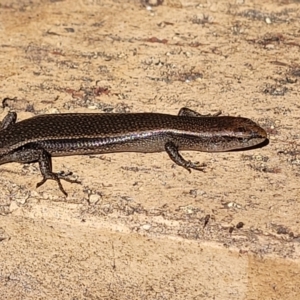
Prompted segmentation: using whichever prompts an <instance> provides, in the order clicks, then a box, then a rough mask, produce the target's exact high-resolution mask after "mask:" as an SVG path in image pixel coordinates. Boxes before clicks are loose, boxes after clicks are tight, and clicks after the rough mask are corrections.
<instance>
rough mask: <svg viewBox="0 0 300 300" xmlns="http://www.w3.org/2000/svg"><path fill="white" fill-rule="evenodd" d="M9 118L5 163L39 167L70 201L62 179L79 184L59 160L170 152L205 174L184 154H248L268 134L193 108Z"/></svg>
mask: <svg viewBox="0 0 300 300" xmlns="http://www.w3.org/2000/svg"><path fill="white" fill-rule="evenodd" d="M16 119H17V114H16V113H14V112H10V113H8V115H7V116H6V117H5V118H4V119H3V121H2V125H1V128H0V164H5V163H9V162H19V163H32V162H38V163H39V167H40V171H41V174H42V176H43V180H42V181H41V182H39V183H38V184H37V187H39V186H41V185H42V184H44V183H45V182H46V181H47V180H48V179H51V180H55V181H56V182H57V183H58V186H59V188H60V190H61V191H62V192H63V193H64V195H66V196H67V193H66V191H65V190H64V188H63V186H62V184H61V182H60V180H61V179H63V180H66V181H68V182H71V183H74V182H76V183H79V182H78V181H76V180H71V179H69V178H67V177H66V176H64V175H62V174H59V173H54V172H52V160H51V158H52V157H54V156H67V155H83V154H102V153H112V152H145V153H146V152H161V151H166V152H167V153H168V155H169V157H170V158H171V160H173V161H174V162H175V163H176V164H177V165H179V166H182V167H184V168H185V169H187V170H189V171H190V170H191V169H195V170H202V169H203V167H201V165H199V164H197V163H192V162H191V161H187V160H185V159H184V158H183V157H182V156H181V155H180V153H179V151H180V150H195V151H206V152H219V151H229V150H235V149H246V148H249V147H252V146H255V145H258V144H261V143H263V142H264V141H265V140H266V139H267V134H266V132H265V130H264V129H262V128H261V127H260V126H258V125H257V124H256V123H254V122H253V121H251V120H250V119H246V118H242V117H229V116H219V115H213V116H211V115H205V116H203V115H201V114H199V113H197V112H195V111H193V110H190V109H188V108H182V109H181V110H180V111H179V114H178V115H177V116H176V115H168V114H160V113H129V114H100V113H94V114H89V113H86V114H80V113H73V114H49V115H39V116H36V117H33V118H29V119H26V120H23V121H20V122H16Z"/></svg>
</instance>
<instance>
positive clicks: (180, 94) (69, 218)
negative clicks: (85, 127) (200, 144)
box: [0, 0, 300, 299]
mask: <svg viewBox="0 0 300 300" xmlns="http://www.w3.org/2000/svg"><path fill="white" fill-rule="evenodd" d="M74 2H75V3H74ZM148 2H151V3H155V2H156V1H148ZM157 2H160V1H157ZM261 2H262V1H259V0H255V1H247V0H232V1H225V0H221V1H204V0H203V1H202V0H199V1H196V0H195V1H193V0H191V1H188V0H187V1H185V0H181V1H179V0H178V1H175V0H172V1H171V0H169V1H164V3H162V5H158V6H152V7H151V9H150V6H149V7H147V5H146V4H145V5H143V4H142V3H141V2H140V1H134V0H132V1H128V0H127V1H126V0H123V1H122V0H115V1H114V0H81V1H67V0H66V1H59V0H56V1H46V0H41V1H37V0H32V1H26V0H22V1H8V0H1V4H0V18H1V20H0V21H1V22H0V37H1V47H0V61H1V74H0V78H1V80H0V86H1V94H2V99H4V98H6V97H8V98H9V99H8V100H7V101H6V104H7V106H8V107H6V108H5V109H4V110H3V113H2V118H3V117H4V116H5V114H6V113H7V111H8V110H9V109H10V110H14V111H17V113H18V119H19V120H21V119H26V118H29V117H31V116H34V115H37V114H43V113H58V112H60V113H63V112H146V111H147V112H164V113H170V114H176V113H177V112H178V110H179V109H180V108H181V107H184V106H187V107H189V108H191V109H194V110H197V111H199V112H201V113H214V112H217V111H218V110H221V111H222V113H223V114H224V115H233V116H245V117H248V118H251V119H253V120H254V121H256V122H258V123H259V124H260V125H261V126H262V127H263V128H265V130H266V131H267V132H268V134H269V139H270V143H269V145H267V146H266V147H263V148H257V149H254V150H250V151H242V152H230V153H200V152H185V153H184V157H185V158H187V159H191V160H193V161H200V162H205V163H206V164H207V165H208V167H207V170H206V172H205V173H202V172H197V171H193V172H192V173H191V174H189V173H188V172H187V171H186V170H184V169H183V168H180V167H178V166H175V165H174V163H173V162H172V161H171V160H170V159H169V158H168V156H167V154H166V153H155V154H137V153H121V154H109V155H99V156H92V157H88V156H74V157H62V158H55V159H53V166H54V169H55V170H56V171H65V172H69V171H72V172H73V174H74V175H73V176H74V178H77V179H78V180H81V181H82V184H81V185H76V184H73V185H72V184H70V183H65V182H63V185H64V187H65V189H66V190H67V192H68V193H69V196H68V197H67V198H65V197H64V196H63V194H62V193H61V192H60V190H59V189H58V187H57V185H56V183H55V182H47V183H46V184H44V185H43V186H42V187H40V188H38V189H36V187H35V185H36V183H37V182H38V181H40V180H41V175H40V172H39V168H38V165H37V164H30V165H20V164H15V163H11V164H7V165H2V166H1V168H0V172H1V178H0V189H1V190H0V213H1V214H0V294H1V299H296V298H297V296H299V293H300V276H299V273H300V265H299V259H300V246H299V242H300V229H299V213H300V202H299V194H300V191H299V175H300V155H299V151H300V150H299V146H298V145H299V138H300V133H299V107H300V106H299V97H298V94H299V91H300V87H299V76H300V61H299V60H300V56H299V49H300V39H299V37H300V30H299V28H300V22H299V20H300V18H299V17H300V11H299V9H300V6H299V1H289V0H282V1H275V0H273V1H264V3H263V4H261Z"/></svg>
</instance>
